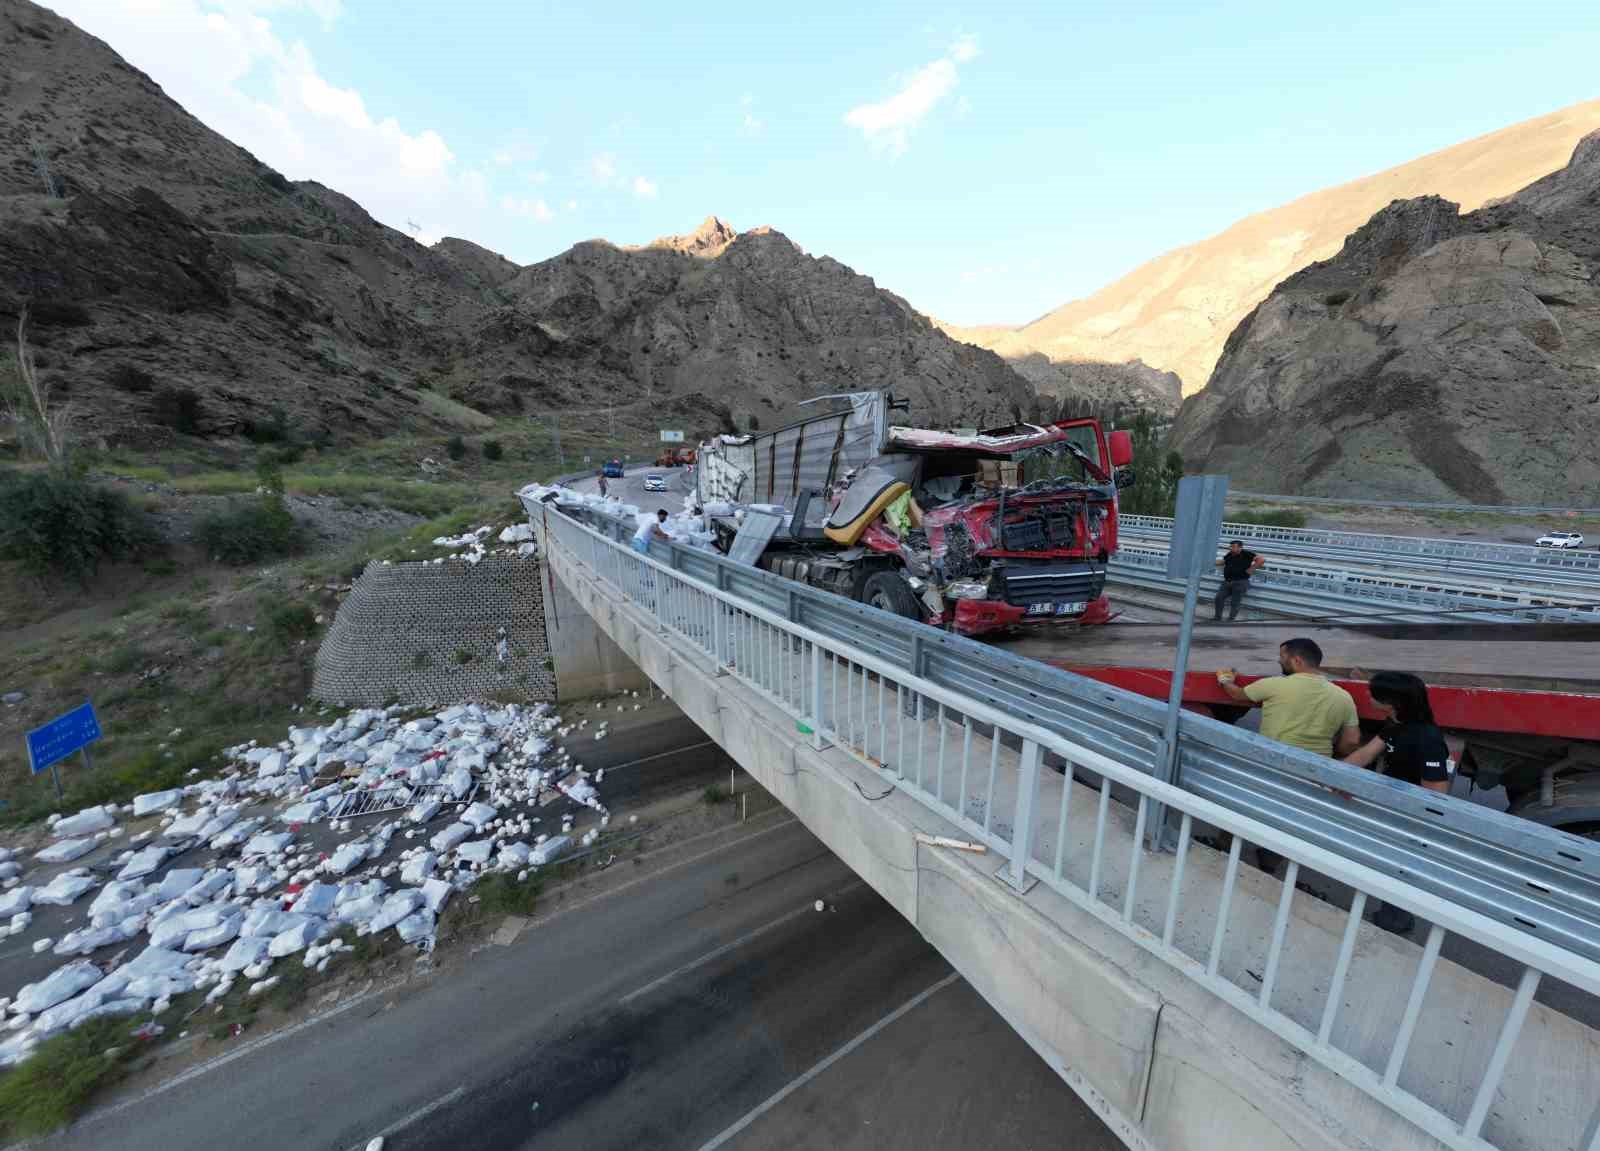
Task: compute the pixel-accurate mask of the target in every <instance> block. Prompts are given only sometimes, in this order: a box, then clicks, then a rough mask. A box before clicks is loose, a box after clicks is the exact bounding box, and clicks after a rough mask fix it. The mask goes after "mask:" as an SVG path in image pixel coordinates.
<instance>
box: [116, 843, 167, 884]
mask: <svg viewBox="0 0 1600 1151" xmlns="http://www.w3.org/2000/svg"><path fill="white" fill-rule="evenodd" d="M171 854H172V849H171V848H169V847H162V846H160V845H152V846H150V847H141V848H140V849H139V850H138V851H136V852H134V853H133V855H132V857H131V858H130V859H129V860H128V862H127V863H126V864H124V865H123V868H122V870H121V871H119V872H117V878H118V879H138V878H140V877H141V876H145V875H149V874H150V873H151V872H152V871H154V870H155V869H156V868H158V867H160V866H161V864H162V863H163V862H164V861H165V860H166V858H167V856H169V855H171Z"/></svg>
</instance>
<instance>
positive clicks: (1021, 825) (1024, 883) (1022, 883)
mask: <svg viewBox="0 0 1600 1151" xmlns="http://www.w3.org/2000/svg"><path fill="white" fill-rule="evenodd" d="M996 734H997V735H998V733H996ZM1038 793H1039V745H1038V744H1037V743H1035V742H1033V740H1031V739H1025V740H1023V741H1022V764H1021V769H1020V770H1019V771H1018V773H1017V809H1016V813H1015V815H1014V816H1013V821H1012V824H1011V860H1010V862H1009V864H1007V867H1006V882H1007V883H1009V884H1010V885H1011V886H1012V887H1014V888H1016V889H1017V890H1018V891H1027V890H1028V889H1029V888H1030V887H1032V886H1033V884H1034V883H1035V882H1037V880H1029V878H1028V856H1029V854H1030V853H1031V852H1032V851H1033V801H1034V799H1035V798H1037V796H1038Z"/></svg>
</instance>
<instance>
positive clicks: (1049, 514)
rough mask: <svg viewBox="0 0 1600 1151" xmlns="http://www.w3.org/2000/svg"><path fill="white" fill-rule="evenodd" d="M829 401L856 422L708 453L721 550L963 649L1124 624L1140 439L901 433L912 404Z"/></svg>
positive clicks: (1091, 428) (827, 420)
mask: <svg viewBox="0 0 1600 1151" xmlns="http://www.w3.org/2000/svg"><path fill="white" fill-rule="evenodd" d="M820 398H821V399H829V400H840V401H845V402H847V403H848V405H849V406H848V410H841V411H834V412H830V413H828V414H826V415H820V416H815V417H812V418H810V419H806V420H802V421H800V422H799V423H796V424H791V425H789V426H788V427H784V428H779V429H778V430H776V431H773V432H767V433H763V434H760V435H722V436H718V437H716V438H715V439H712V440H710V441H708V442H706V443H704V444H702V445H701V446H700V449H699V453H698V463H697V468H696V482H695V486H696V495H697V498H698V501H699V503H700V505H701V507H702V509H703V511H704V512H705V515H706V520H707V524H708V527H709V529H710V530H711V531H712V532H713V533H715V536H716V542H717V546H718V548H719V550H722V551H724V552H728V553H730V554H733V555H734V556H735V557H736V558H741V559H744V560H746V561H747V562H753V563H755V564H757V565H758V566H760V567H762V568H764V569H766V570H767V571H771V572H774V573H776V574H778V575H781V576H784V577H786V578H788V579H792V580H796V581H798V582H800V583H804V584H808V585H810V586H813V587H818V588H822V589H824V590H827V591H831V592H834V593H836V594H838V595H842V596H846V597H848V598H850V599H854V600H858V601H860V602H862V603H869V604H872V605H873V606H875V607H879V608H882V609H884V610H886V611H891V612H894V613H896V614H897V615H902V616H906V617H908V618H911V619H917V620H922V621H923V622H926V623H929V624H933V625H935V626H939V627H948V628H950V629H952V630H954V631H956V632H959V633H961V634H963V635H985V634H990V633H995V632H1001V631H1007V630H1010V629H1012V628H1017V627H1021V626H1034V625H1041V624H1046V623H1061V622H1073V623H1097V622H1104V621H1105V620H1107V619H1109V618H1110V610H1109V605H1108V603H1107V601H1106V598H1105V594H1104V585H1105V575H1106V564H1107V561H1108V560H1109V559H1110V558H1111V556H1112V555H1114V554H1115V553H1116V550H1117V492H1118V489H1119V487H1126V486H1127V485H1128V484H1130V483H1132V482H1133V479H1134V476H1133V472H1132V463H1133V458H1132V457H1133V453H1132V441H1131V438H1130V437H1129V434H1128V433H1127V432H1125V431H1113V432H1111V433H1110V434H1109V435H1108V434H1107V433H1106V432H1105V431H1104V429H1103V428H1102V427H1101V426H1100V424H1099V422H1098V421H1096V420H1092V419H1079V420H1062V421H1059V422H1056V423H1052V424H1045V425H1038V424H1025V423H1017V424H1012V425H1008V426H1006V427H998V428H985V429H978V428H964V429H954V430H948V431H941V430H934V429H930V428H912V427H899V426H891V425H890V424H889V415H890V413H891V411H893V410H896V409H900V408H903V407H905V406H906V405H904V404H903V403H896V402H895V401H894V399H893V397H892V396H891V395H889V394H887V393H884V392H878V391H871V392H856V393H850V394H848V395H844V396H827V397H820ZM813 402H814V401H813ZM757 532H760V533H761V534H762V535H763V536H764V537H765V538H755V536H756V533H757ZM745 533H748V535H747V536H746V539H747V543H746V546H744V547H742V548H741V547H739V546H737V543H738V540H739V538H740V537H741V535H742V534H745ZM768 533H770V534H768Z"/></svg>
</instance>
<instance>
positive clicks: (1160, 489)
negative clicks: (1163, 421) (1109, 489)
mask: <svg viewBox="0 0 1600 1151" xmlns="http://www.w3.org/2000/svg"><path fill="white" fill-rule="evenodd" d="M1129 432H1130V434H1131V436H1132V439H1133V470H1134V474H1135V475H1136V476H1137V477H1138V481H1137V482H1136V483H1135V484H1134V485H1133V486H1132V487H1131V488H1125V489H1123V492H1122V496H1121V505H1120V506H1121V509H1122V511H1123V513H1124V514H1126V515H1136V516H1170V515H1171V514H1172V512H1173V509H1174V508H1175V507H1176V505H1177V502H1178V481H1179V480H1181V479H1183V457H1182V456H1181V455H1179V454H1178V453H1177V452H1174V451H1169V450H1164V444H1163V439H1164V437H1163V436H1162V435H1161V432H1160V430H1159V429H1158V428H1157V427H1156V423H1155V421H1154V420H1152V419H1151V418H1150V415H1149V413H1147V412H1140V413H1139V414H1138V415H1137V416H1135V417H1134V421H1133V427H1132V428H1130V429H1129Z"/></svg>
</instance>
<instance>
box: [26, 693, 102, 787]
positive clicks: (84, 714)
mask: <svg viewBox="0 0 1600 1151" xmlns="http://www.w3.org/2000/svg"><path fill="white" fill-rule="evenodd" d="M99 738H100V721H99V720H98V719H97V718H95V714H94V704H92V703H89V702H87V701H86V702H85V703H84V704H83V705H82V706H81V707H75V708H73V709H72V710H71V711H69V712H67V714H66V715H58V716H56V718H55V719H52V720H51V721H50V722H49V723H47V724H45V725H44V726H43V727H36V728H34V729H33V730H32V731H30V732H29V733H28V762H29V763H31V764H32V765H33V774H34V775H38V774H39V773H40V772H41V771H44V770H45V769H46V768H48V767H50V765H51V764H54V763H59V762H60V761H61V760H63V759H66V758H67V756H69V755H71V754H72V753H73V752H75V751H77V750H78V749H80V748H84V747H87V746H89V744H91V743H93V742H94V741H95V740H97V739H99Z"/></svg>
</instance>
